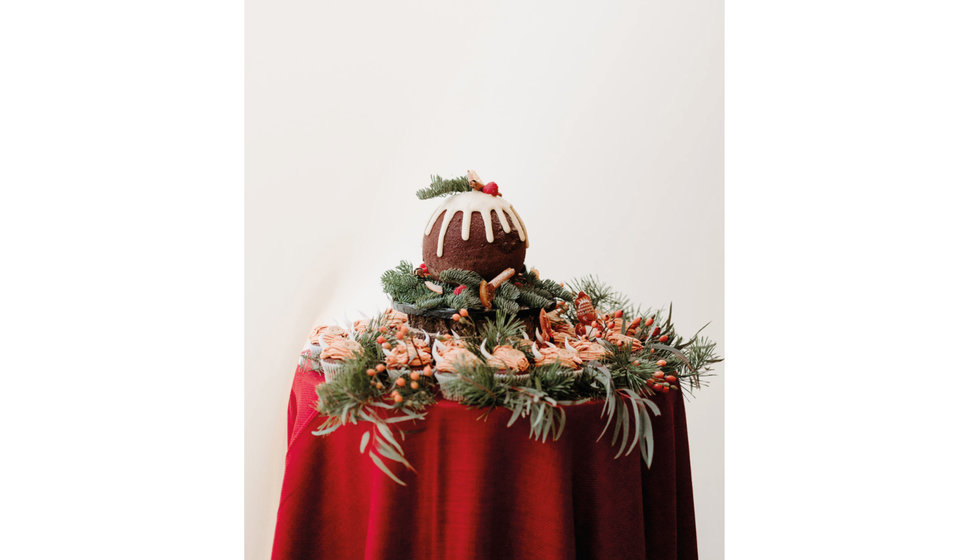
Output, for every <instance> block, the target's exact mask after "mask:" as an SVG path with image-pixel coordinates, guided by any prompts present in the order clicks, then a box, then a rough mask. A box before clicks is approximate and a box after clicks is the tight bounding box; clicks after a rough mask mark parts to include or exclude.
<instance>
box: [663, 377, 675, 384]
mask: <svg viewBox="0 0 980 560" xmlns="http://www.w3.org/2000/svg"><path fill="white" fill-rule="evenodd" d="M664 379H666V380H667V381H670V382H671V383H673V382H674V381H677V376H675V375H668V376H667V377H665V378H664Z"/></svg>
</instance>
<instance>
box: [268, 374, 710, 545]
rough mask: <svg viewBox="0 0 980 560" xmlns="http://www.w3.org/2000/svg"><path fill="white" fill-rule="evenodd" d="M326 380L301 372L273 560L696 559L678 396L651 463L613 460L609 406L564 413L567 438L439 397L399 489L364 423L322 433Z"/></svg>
mask: <svg viewBox="0 0 980 560" xmlns="http://www.w3.org/2000/svg"><path fill="white" fill-rule="evenodd" d="M322 381H323V378H322V376H321V375H319V374H317V373H315V372H312V371H310V370H308V369H304V368H302V367H300V368H297V371H296V374H295V378H294V381H293V388H292V394H291V396H290V400H289V418H288V426H287V427H288V438H289V439H288V441H289V447H288V450H287V452H286V470H285V476H284V479H283V485H282V494H281V497H280V504H279V513H278V520H277V524H276V534H275V542H274V545H273V553H272V557H273V558H274V559H287V558H288V559H291V560H295V559H305V558H327V559H331V560H343V559H348V558H350V559H353V558H358V559H360V558H369V559H386V558H399V559H413V558H420V559H443V558H446V559H522V560H524V559H527V560H535V559H542V560H545V559H547V560H555V559H572V558H578V559H584V558H609V559H616V560H627V559H633V558H637V559H639V558H648V559H694V558H697V540H696V533H695V523H694V500H693V495H692V489H691V467H690V458H689V451H688V443H687V425H686V420H685V416H684V401H683V398H682V396H681V395H679V394H677V393H670V394H667V395H661V394H658V395H657V396H656V397H655V402H656V403H657V406H658V407H659V408H660V410H661V415H660V416H658V417H656V418H654V422H653V423H654V430H655V447H654V459H653V465H652V467H651V468H650V469H647V468H646V466H645V465H643V463H642V461H641V459H640V453H639V451H638V450H634V451H633V453H632V454H631V455H629V456H625V457H620V458H619V459H615V460H614V459H613V457H614V456H615V453H616V450H615V449H613V448H612V446H611V445H610V443H609V437H610V434H609V433H607V434H606V435H605V436H603V439H602V440H600V441H599V442H596V441H595V440H596V437H597V436H598V435H599V433H600V432H601V431H602V427H603V424H604V423H603V421H601V420H600V417H599V412H600V409H601V404H600V403H586V404H581V405H576V406H569V407H567V408H566V414H567V418H568V419H567V424H566V426H565V432H564V433H563V434H562V436H561V438H560V439H559V440H558V441H551V440H549V441H547V442H546V443H541V442H537V441H533V440H531V439H530V438H529V437H528V427H529V426H528V421H527V419H521V420H519V421H518V422H517V423H516V424H514V425H513V426H512V427H510V428H507V427H506V423H507V420H508V419H509V417H510V411H507V410H494V411H492V412H491V413H490V415H489V417H488V418H486V419H485V420H481V419H478V417H479V416H480V415H481V414H482V413H483V412H485V411H483V410H476V409H467V408H466V407H465V406H462V405H460V404H457V403H454V402H451V401H445V400H443V401H439V402H438V403H437V404H436V405H434V406H432V407H431V408H430V409H429V412H428V415H427V417H426V419H425V420H422V421H420V422H417V423H415V425H414V426H413V427H411V428H408V429H409V430H411V433H407V434H406V438H405V441H404V443H403V446H404V448H405V453H406V455H407V457H408V460H409V461H411V463H412V465H413V466H414V467H415V468H416V470H417V471H418V475H415V474H412V473H411V472H409V471H407V470H406V469H404V468H402V467H401V466H400V465H398V467H399V468H398V470H395V473H396V474H398V476H399V477H400V478H402V479H403V480H404V481H405V482H406V483H407V486H399V485H397V484H395V483H394V482H393V481H392V480H391V479H389V478H388V477H387V476H385V475H384V474H383V473H381V472H380V471H379V470H378V469H377V468H376V467H375V466H374V465H373V463H372V462H371V460H370V458H368V456H367V455H362V454H360V453H359V451H358V444H359V440H360V436H361V433H362V431H363V427H362V426H360V425H358V426H345V427H343V428H341V429H339V430H338V431H336V432H334V433H333V434H330V435H328V436H314V435H312V433H311V432H312V431H313V430H314V429H316V427H317V426H319V425H320V423H321V422H322V419H321V417H320V416H318V414H317V413H316V412H315V410H314V409H313V407H314V404H315V403H316V398H317V397H316V393H315V390H314V389H315V387H316V385H317V384H319V383H322Z"/></svg>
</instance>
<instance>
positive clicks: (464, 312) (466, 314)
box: [459, 309, 470, 317]
mask: <svg viewBox="0 0 980 560" xmlns="http://www.w3.org/2000/svg"><path fill="white" fill-rule="evenodd" d="M459 316H460V317H469V316H470V311H469V309H460V310H459Z"/></svg>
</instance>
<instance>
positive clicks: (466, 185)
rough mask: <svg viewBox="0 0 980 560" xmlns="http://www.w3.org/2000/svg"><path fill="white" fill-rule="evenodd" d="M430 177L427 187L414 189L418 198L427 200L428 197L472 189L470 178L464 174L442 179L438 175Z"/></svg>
mask: <svg viewBox="0 0 980 560" xmlns="http://www.w3.org/2000/svg"><path fill="white" fill-rule="evenodd" d="M430 178H431V182H430V183H429V186H428V187H425V188H422V189H419V190H417V191H415V196H417V197H419V199H420V200H427V199H430V198H436V197H439V196H447V195H451V194H456V193H461V192H469V191H471V190H472V188H471V187H470V180H469V179H468V178H467V177H466V175H462V176H460V177H454V178H452V179H443V178H442V177H440V176H438V175H432V176H431V177H430Z"/></svg>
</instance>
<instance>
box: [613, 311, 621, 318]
mask: <svg viewBox="0 0 980 560" xmlns="http://www.w3.org/2000/svg"><path fill="white" fill-rule="evenodd" d="M622 316H623V310H622V309H620V310H619V311H617V312H615V313H613V317H615V318H617V319H619V318H620V317H622Z"/></svg>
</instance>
